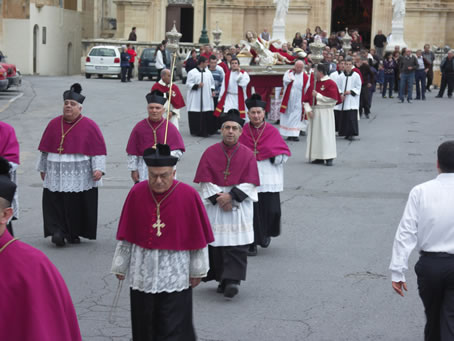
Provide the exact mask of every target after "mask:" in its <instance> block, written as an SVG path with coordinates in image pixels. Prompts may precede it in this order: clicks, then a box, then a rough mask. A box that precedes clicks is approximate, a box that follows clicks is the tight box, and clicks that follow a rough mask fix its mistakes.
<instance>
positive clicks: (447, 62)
mask: <svg viewBox="0 0 454 341" xmlns="http://www.w3.org/2000/svg"><path fill="white" fill-rule="evenodd" d="M440 71H441V85H440V91H439V92H438V95H437V96H436V97H437V98H442V97H443V94H444V93H445V89H446V85H447V86H448V97H449V98H452V92H453V91H454V50H450V51H449V52H448V55H447V56H446V57H444V58H443V60H442V61H441V63H440Z"/></svg>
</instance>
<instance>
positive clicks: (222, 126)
mask: <svg viewBox="0 0 454 341" xmlns="http://www.w3.org/2000/svg"><path fill="white" fill-rule="evenodd" d="M227 122H235V121H225V122H224V123H222V125H221V129H223V128H224V125H225V124H226V123H227ZM235 123H236V124H238V126H239V127H240V129H243V127H242V126H241V124H239V123H238V122H235Z"/></svg>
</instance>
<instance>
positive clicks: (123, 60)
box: [120, 45, 130, 83]
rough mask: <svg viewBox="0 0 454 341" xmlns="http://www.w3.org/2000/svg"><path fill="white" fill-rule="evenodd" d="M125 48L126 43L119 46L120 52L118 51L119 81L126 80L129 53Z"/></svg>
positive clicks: (123, 81)
mask: <svg viewBox="0 0 454 341" xmlns="http://www.w3.org/2000/svg"><path fill="white" fill-rule="evenodd" d="M126 50H127V48H126V45H122V46H121V53H120V67H121V82H122V83H125V82H126V74H127V73H128V69H129V58H130V56H129V54H128V52H126Z"/></svg>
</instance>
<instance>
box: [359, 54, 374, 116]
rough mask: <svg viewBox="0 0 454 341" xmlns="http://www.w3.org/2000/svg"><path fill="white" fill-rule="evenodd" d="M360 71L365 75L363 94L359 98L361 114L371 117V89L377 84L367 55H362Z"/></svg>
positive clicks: (362, 87)
mask: <svg viewBox="0 0 454 341" xmlns="http://www.w3.org/2000/svg"><path fill="white" fill-rule="evenodd" d="M359 71H360V72H361V75H362V77H363V85H362V86H361V96H360V99H359V115H360V116H362V115H363V113H364V115H366V118H369V114H370V94H369V89H370V88H371V87H372V86H373V85H374V84H375V74H374V72H373V71H372V70H371V68H370V66H369V62H368V60H367V57H361V65H360V66H359Z"/></svg>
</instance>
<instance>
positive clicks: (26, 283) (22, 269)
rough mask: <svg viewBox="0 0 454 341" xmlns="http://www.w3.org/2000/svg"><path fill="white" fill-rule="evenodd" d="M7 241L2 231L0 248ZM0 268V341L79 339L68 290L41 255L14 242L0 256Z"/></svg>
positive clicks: (9, 237)
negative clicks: (0, 296) (0, 273)
mask: <svg viewBox="0 0 454 341" xmlns="http://www.w3.org/2000/svg"><path fill="white" fill-rule="evenodd" d="M10 240H12V237H11V235H10V234H9V233H8V231H5V233H4V234H3V235H2V236H1V237H0V248H1V247H2V246H4V245H5V244H6V243H7V242H9V241H10ZM0 269H1V272H2V275H1V276H0V293H1V295H2V298H1V299H0V311H1V312H2V313H1V316H2V318H0V340H5V341H6V340H8V341H24V340H40V341H55V340H65V341H80V340H82V338H81V336H80V330H79V324H78V322H77V316H76V312H75V310H74V306H73V303H72V301H71V296H70V295H69V292H68V288H67V287H66V284H65V282H64V280H63V278H62V277H61V275H60V273H59V272H58V270H57V268H56V267H55V266H54V265H53V264H52V263H51V262H50V261H49V259H48V258H47V257H46V256H45V255H44V253H42V252H41V251H39V250H37V249H35V248H33V247H31V246H30V245H27V244H25V243H22V242H21V241H18V240H16V241H14V242H12V243H11V244H10V245H8V246H7V247H6V249H4V250H3V252H2V253H0Z"/></svg>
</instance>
